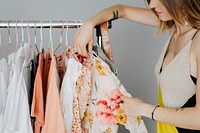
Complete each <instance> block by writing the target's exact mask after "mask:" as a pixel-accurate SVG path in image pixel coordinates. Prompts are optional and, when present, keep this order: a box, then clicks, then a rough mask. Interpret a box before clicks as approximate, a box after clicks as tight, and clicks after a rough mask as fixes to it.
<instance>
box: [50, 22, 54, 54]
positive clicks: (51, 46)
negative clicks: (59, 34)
mask: <svg viewBox="0 0 200 133" xmlns="http://www.w3.org/2000/svg"><path fill="white" fill-rule="evenodd" d="M49 38H50V41H49V47H50V48H51V55H53V41H52V23H51V20H50V29H49Z"/></svg>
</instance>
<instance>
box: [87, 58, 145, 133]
mask: <svg viewBox="0 0 200 133" xmlns="http://www.w3.org/2000/svg"><path fill="white" fill-rule="evenodd" d="M92 64H93V70H92V92H91V97H90V102H89V106H88V108H87V112H86V113H85V114H86V115H85V117H84V119H83V123H84V124H83V125H84V128H86V129H87V130H88V131H89V132H91V133H93V132H112V133H117V132H118V126H117V125H118V124H122V125H125V127H126V128H127V129H128V130H129V131H130V132H131V133H147V130H146V127H145V125H144V123H143V120H140V119H137V118H133V117H127V115H126V114H125V112H124V110H123V108H122V107H121V106H120V104H121V103H122V101H121V100H120V96H127V97H131V95H130V94H129V93H128V92H127V91H126V89H125V88H124V87H123V85H122V84H121V83H120V81H119V79H118V78H117V77H116V76H115V74H114V73H113V72H112V71H111V70H110V68H109V66H108V65H107V64H106V63H105V62H104V61H103V60H102V59H100V58H99V57H95V56H93V58H92Z"/></svg>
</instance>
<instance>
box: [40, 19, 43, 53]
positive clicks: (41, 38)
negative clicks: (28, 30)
mask: <svg viewBox="0 0 200 133" xmlns="http://www.w3.org/2000/svg"><path fill="white" fill-rule="evenodd" d="M42 49H43V34H42V20H41V27H40V52H42Z"/></svg>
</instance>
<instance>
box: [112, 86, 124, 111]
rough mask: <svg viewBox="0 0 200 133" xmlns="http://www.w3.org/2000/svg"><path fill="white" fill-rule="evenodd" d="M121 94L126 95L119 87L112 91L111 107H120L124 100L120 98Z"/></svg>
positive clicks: (114, 108) (115, 108)
mask: <svg viewBox="0 0 200 133" xmlns="http://www.w3.org/2000/svg"><path fill="white" fill-rule="evenodd" d="M121 96H124V95H123V94H122V93H121V91H120V90H119V88H117V89H115V90H113V91H111V94H110V96H109V100H110V108H111V109H113V110H117V109H119V108H120V103H122V102H123V101H122V100H121V99H120V97H121Z"/></svg>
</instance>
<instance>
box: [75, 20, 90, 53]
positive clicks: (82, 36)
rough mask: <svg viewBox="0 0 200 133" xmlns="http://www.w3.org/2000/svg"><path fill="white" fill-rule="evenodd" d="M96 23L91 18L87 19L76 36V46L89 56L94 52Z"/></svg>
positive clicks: (80, 51) (79, 51) (79, 50)
mask: <svg viewBox="0 0 200 133" xmlns="http://www.w3.org/2000/svg"><path fill="white" fill-rule="evenodd" d="M93 33H94V25H93V23H92V22H91V21H90V20H87V21H85V22H84V23H83V24H82V26H81V27H80V28H79V29H78V31H77V32H76V34H75V36H74V46H75V49H76V50H77V51H78V53H79V54H80V55H82V56H84V57H89V53H91V52H92V45H93V39H94V34H93Z"/></svg>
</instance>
